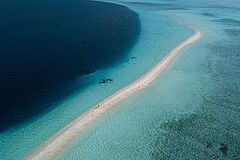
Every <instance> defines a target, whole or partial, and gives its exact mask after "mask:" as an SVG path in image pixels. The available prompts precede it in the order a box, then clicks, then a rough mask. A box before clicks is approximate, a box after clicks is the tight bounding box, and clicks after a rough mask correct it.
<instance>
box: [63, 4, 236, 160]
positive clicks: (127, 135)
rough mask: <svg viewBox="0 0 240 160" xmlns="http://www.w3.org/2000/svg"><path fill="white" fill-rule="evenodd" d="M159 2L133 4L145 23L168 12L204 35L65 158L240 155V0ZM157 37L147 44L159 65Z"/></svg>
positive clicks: (106, 117)
mask: <svg viewBox="0 0 240 160" xmlns="http://www.w3.org/2000/svg"><path fill="white" fill-rule="evenodd" d="M138 2H139V1H138ZM152 2H154V3H155V4H153V3H151V4H149V3H141V4H140V3H138V4H136V3H135V4H129V3H126V4H127V5H129V6H134V7H132V9H133V10H135V11H137V12H138V13H139V14H140V15H141V16H140V17H141V20H142V23H143V26H144V24H145V23H146V21H148V22H149V24H150V23H151V25H149V26H151V29H150V30H151V31H153V28H154V27H156V26H157V25H158V24H156V17H157V18H159V19H162V18H163V17H164V16H163V15H168V16H169V17H170V19H175V20H178V21H179V22H181V23H182V24H185V25H190V26H193V27H194V28H197V29H199V30H201V31H202V32H203V33H204V36H203V38H202V39H201V40H200V41H199V42H197V43H196V44H194V45H193V46H191V47H190V48H188V49H187V50H186V51H185V52H184V53H183V54H182V55H181V56H179V57H178V59H177V60H176V61H175V63H174V64H173V65H172V66H171V67H170V68H169V69H168V70H167V71H166V72H165V74H164V75H163V76H162V77H160V78H159V79H158V80H157V81H156V82H155V83H154V84H153V85H152V86H150V87H149V88H147V89H145V90H144V91H141V92H139V93H137V94H136V95H134V96H132V97H129V98H128V99H127V100H126V101H124V102H122V103H121V104H119V105H118V106H117V107H116V108H115V109H113V110H111V111H110V112H108V113H107V114H106V115H104V117H103V118H101V119H99V121H98V122H95V124H92V125H91V127H90V129H89V131H88V132H87V134H84V135H82V136H81V138H79V139H78V140H77V141H75V143H74V144H73V145H72V146H71V147H69V148H68V149H67V150H66V151H65V152H64V153H63V154H62V155H61V158H60V159H74V160H75V159H90V160H94V159H98V160H99V159H204V160H206V159H236V160H238V159H240V149H239V148H240V108H239V107H240V81H239V78H240V72H239V71H240V65H239V64H240V44H239V40H240V30H239V29H240V3H239V1H236V0H229V1H224V2H220V1H201V2H198V1H193V2H192V1H188V0H186V1H172V2H168V1H152ZM156 3H157V4H156ZM159 3H170V4H174V5H177V6H175V9H170V10H169V6H170V7H171V8H172V7H173V6H171V5H168V6H166V5H162V6H161V5H159ZM163 7H164V9H163ZM166 7H167V8H168V9H166ZM177 7H178V8H182V9H181V10H179V9H176V8H177ZM183 7H184V8H185V9H183ZM186 8H188V9H186ZM148 15H149V16H148ZM162 22H163V21H162ZM171 23H173V22H171V21H169V22H167V23H166V22H165V21H164V23H162V24H163V25H164V26H165V27H166V26H168V25H167V24H170V26H171V25H172V24H171ZM159 25H160V24H159ZM160 26H161V25H160ZM171 27H172V28H171ZM171 27H166V30H167V29H170V28H171V29H173V26H171ZM163 28H164V27H163ZM164 29H165V28H164ZM179 29H180V28H178V27H177V26H176V28H174V30H172V31H173V32H171V33H172V34H174V35H175V36H176V37H171V36H169V35H170V34H167V36H166V37H168V36H169V37H168V38H169V39H168V38H166V39H165V41H161V43H162V45H163V46H167V45H169V44H171V45H172V47H173V46H174V43H172V42H170V41H169V40H172V38H177V39H178V38H180V37H182V36H184V35H185V36H186V35H188V34H187V33H188V32H183V30H181V31H180V30H179ZM177 31H180V32H177ZM175 32H176V33H175ZM185 33H186V34H185ZM159 37H161V36H159ZM180 39H181V38H180ZM150 40H151V39H150ZM175 42H176V41H175ZM150 44H152V43H146V44H144V46H142V48H141V47H140V48H141V50H142V51H145V53H143V55H142V56H143V57H144V55H145V56H147V57H146V58H145V62H144V63H152V64H153V63H155V62H156V61H154V60H152V59H151V57H150V56H156V52H155V51H156V50H149V49H150V48H152V47H149V45H150ZM156 49H157V48H156ZM159 49H160V48H159ZM146 51H148V52H146ZM152 51H153V52H155V53H152ZM162 51H166V50H159V52H157V54H161V53H164V52H162ZM161 55H163V54H161ZM160 57H161V56H160ZM138 63H139V64H144V63H143V62H141V61H140V60H139V62H138ZM138 63H137V64H138ZM135 70H136V71H137V72H138V71H139V68H135ZM123 77H125V76H123ZM126 77H127V76H126Z"/></svg>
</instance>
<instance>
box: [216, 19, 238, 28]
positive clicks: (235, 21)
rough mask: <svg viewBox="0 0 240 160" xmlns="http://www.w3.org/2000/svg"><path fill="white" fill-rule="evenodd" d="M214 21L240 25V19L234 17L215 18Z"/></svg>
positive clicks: (235, 25)
mask: <svg viewBox="0 0 240 160" xmlns="http://www.w3.org/2000/svg"><path fill="white" fill-rule="evenodd" d="M212 21H213V22H219V23H222V24H224V25H229V26H234V27H240V21H239V20H236V19H232V18H222V19H214V20H212Z"/></svg>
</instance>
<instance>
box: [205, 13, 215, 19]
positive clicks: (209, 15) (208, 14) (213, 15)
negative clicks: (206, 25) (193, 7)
mask: <svg viewBox="0 0 240 160" xmlns="http://www.w3.org/2000/svg"><path fill="white" fill-rule="evenodd" d="M202 15H204V16H206V17H211V18H216V15H215V14H212V13H202Z"/></svg>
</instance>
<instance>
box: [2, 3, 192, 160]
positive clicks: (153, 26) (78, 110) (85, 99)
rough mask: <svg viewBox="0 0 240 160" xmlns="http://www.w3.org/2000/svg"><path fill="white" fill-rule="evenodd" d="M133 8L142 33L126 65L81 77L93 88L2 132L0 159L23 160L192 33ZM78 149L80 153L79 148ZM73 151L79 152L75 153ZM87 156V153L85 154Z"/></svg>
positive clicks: (155, 15) (160, 16)
mask: <svg viewBox="0 0 240 160" xmlns="http://www.w3.org/2000/svg"><path fill="white" fill-rule="evenodd" d="M132 9H136V10H137V11H138V12H139V13H143V14H140V20H141V23H142V30H141V35H140V38H139V40H138V42H137V44H136V45H135V46H134V48H132V49H131V50H130V51H129V53H128V55H129V57H128V58H126V62H124V63H122V64H120V65H117V66H115V67H112V68H110V69H108V70H99V71H97V72H95V73H94V74H90V75H88V76H86V77H84V78H83V79H86V80H89V81H91V82H92V83H93V85H91V86H88V87H86V88H85V89H83V90H82V91H81V92H75V93H74V94H73V95H71V96H69V97H68V98H66V99H64V100H62V101H61V102H60V103H59V105H58V106H57V107H56V108H55V109H53V110H51V111H49V112H47V113H45V114H43V115H41V116H38V117H36V118H35V119H33V120H32V121H31V122H28V123H26V124H25V125H21V126H19V127H17V128H12V129H10V130H8V131H7V132H4V133H1V134H0V140H1V144H2V145H1V147H0V157H1V159H4V160H8V159H9V160H13V159H22V158H23V157H24V156H26V155H27V154H28V153H29V152H30V151H32V150H33V149H34V148H36V147H37V146H38V145H40V144H41V143H44V142H45V141H46V140H47V139H48V137H50V136H52V135H53V134H55V133H57V132H58V131H59V130H60V129H61V128H63V127H64V126H66V125H67V124H69V123H70V122H71V121H72V120H73V119H74V118H76V117H78V116H79V115H81V114H83V113H84V112H85V111H87V110H88V109H90V108H91V107H92V106H94V105H95V104H96V103H98V102H99V101H101V100H102V99H104V98H106V97H107V96H109V95H110V94H112V93H113V92H115V91H117V90H119V89H120V88H122V87H124V86H126V85H128V84H129V83H131V82H132V81H134V80H136V79H137V78H138V77H140V76H141V75H142V74H144V73H145V72H147V71H148V70H149V69H150V68H151V67H152V66H153V65H155V64H156V63H158V62H159V61H160V60H161V59H162V58H163V57H164V56H165V54H166V53H168V51H169V50H170V49H172V48H173V47H174V46H176V45H177V44H179V43H180V42H182V41H183V40H185V39H186V38H187V37H189V36H190V35H191V34H192V33H193V32H192V31H191V30H189V29H187V28H185V27H183V26H181V25H178V24H177V23H176V22H174V21H172V19H170V18H168V17H166V16H164V15H161V14H160V13H159V12H155V11H148V10H145V9H141V8H135V7H133V8H132ZM132 57H135V58H132ZM104 78H113V79H114V81H113V83H111V84H99V83H98V82H99V79H104ZM79 81H80V80H79ZM94 82H95V83H94ZM75 83H76V86H77V83H78V81H77V80H76V81H75ZM94 128H95V127H94ZM96 129H97V128H96ZM116 129H117V128H116ZM123 131H124V130H123ZM96 134H97V132H96ZM97 139H98V138H97ZM92 145H94V144H89V146H92ZM78 149H80V150H82V149H81V148H78ZM86 151H87V150H86ZM89 151H91V150H89ZM73 152H74V150H73ZM76 152H77V153H78V151H76ZM68 153H69V152H68ZM119 153H121V152H119ZM84 154H85V153H84ZM88 154H89V153H87V152H86V155H88ZM71 155H75V154H74V153H73V154H71V153H70V155H68V154H67V157H65V158H64V159H71ZM68 156H70V157H68ZM77 157H79V158H81V157H82V156H81V155H77ZM82 158H83V157H82ZM82 158H81V159H82Z"/></svg>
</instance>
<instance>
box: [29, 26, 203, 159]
mask: <svg viewBox="0 0 240 160" xmlns="http://www.w3.org/2000/svg"><path fill="white" fill-rule="evenodd" d="M201 36H202V33H201V32H200V31H197V30H196V32H195V34H194V35H192V36H191V37H190V38H188V39H187V40H185V41H184V42H182V43H181V44H179V45H178V46H177V47H175V48H174V49H172V50H171V51H170V52H169V53H168V54H167V55H166V56H165V57H164V59H162V60H161V61H160V62H159V63H158V64H157V65H155V66H154V67H153V68H152V69H151V70H150V71H148V72H147V73H145V74H144V75H143V76H142V77H140V78H139V79H137V80H136V81H134V82H133V83H131V84H130V85H128V86H126V87H124V88H122V89H121V90H119V91H117V92H115V93H114V94H112V95H111V96H109V97H107V98H106V99H104V100H103V101H101V102H100V103H99V104H97V105H96V106H94V107H93V108H92V109H91V110H89V111H88V112H86V113H85V114H83V115H81V116H80V117H78V118H76V119H75V120H74V121H72V122H71V123H70V124H69V125H67V126H66V127H65V128H63V129H62V130H61V131H60V132H58V133H57V134H56V135H54V136H53V137H51V138H50V139H49V140H48V141H47V142H45V143H44V144H42V145H40V146H39V147H38V148H37V149H36V150H35V151H34V152H32V153H30V154H29V155H28V156H27V157H26V159H29V160H30V159H31V160H41V159H45V160H46V159H54V158H56V156H57V155H58V154H59V153H60V151H62V150H63V149H64V147H65V146H67V145H68V144H70V143H71V141H72V140H73V139H74V138H75V137H77V136H79V135H80V134H81V133H82V132H83V131H84V130H85V129H86V127H88V125H89V124H91V123H92V122H93V121H94V120H96V119H97V118H98V117H100V116H101V115H102V114H103V113H105V112H107V111H108V110H109V109H111V108H112V107H114V106H115V105H116V104H118V103H119V102H121V101H122V100H124V99H125V98H127V97H129V96H131V95H132V94H133V93H135V92H137V91H139V90H141V89H143V88H146V87H148V86H149V85H150V84H151V83H152V82H153V81H154V80H156V79H157V78H158V77H159V76H160V75H161V74H162V73H163V72H164V70H165V69H166V68H167V67H168V66H169V65H170V64H171V63H172V62H173V60H174V59H175V58H176V56H177V55H179V54H180V53H181V51H183V50H184V49H185V48H186V47H188V46H190V45H191V44H192V43H194V42H196V41H197V40H198V39H199V38H201Z"/></svg>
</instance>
